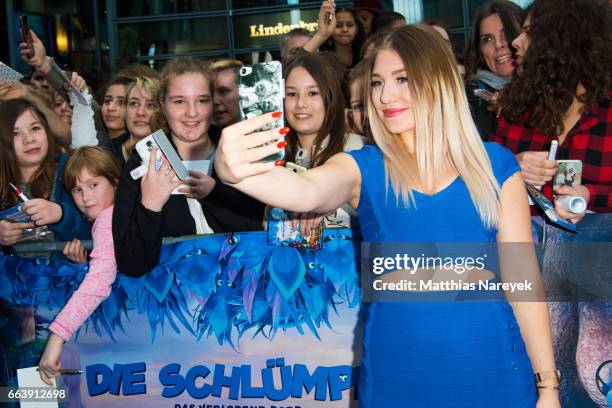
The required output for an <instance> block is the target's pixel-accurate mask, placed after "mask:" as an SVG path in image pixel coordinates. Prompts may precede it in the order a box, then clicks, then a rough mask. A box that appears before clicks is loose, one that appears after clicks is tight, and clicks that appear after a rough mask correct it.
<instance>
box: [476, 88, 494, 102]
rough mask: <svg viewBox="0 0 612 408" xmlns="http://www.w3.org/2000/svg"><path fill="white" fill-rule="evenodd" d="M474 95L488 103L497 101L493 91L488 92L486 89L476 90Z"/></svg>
mask: <svg viewBox="0 0 612 408" xmlns="http://www.w3.org/2000/svg"><path fill="white" fill-rule="evenodd" d="M474 95H476V96H477V97H479V98H480V99H482V100H484V101H487V102H489V101H492V100H493V99H495V94H494V93H493V92H491V91H487V90H486V89H474Z"/></svg>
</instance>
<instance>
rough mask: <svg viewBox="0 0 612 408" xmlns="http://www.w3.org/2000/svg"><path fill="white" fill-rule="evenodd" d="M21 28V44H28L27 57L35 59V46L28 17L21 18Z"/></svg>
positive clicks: (22, 16)
mask: <svg viewBox="0 0 612 408" xmlns="http://www.w3.org/2000/svg"><path fill="white" fill-rule="evenodd" d="M19 26H20V32H21V42H23V43H26V44H27V54H26V55H27V57H28V58H30V59H32V58H34V44H33V43H32V35H31V33H30V26H29V25H28V16H26V15H25V14H24V15H21V16H19Z"/></svg>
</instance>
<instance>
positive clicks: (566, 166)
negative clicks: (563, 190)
mask: <svg viewBox="0 0 612 408" xmlns="http://www.w3.org/2000/svg"><path fill="white" fill-rule="evenodd" d="M581 183H582V161H581V160H557V171H556V172H555V175H554V176H553V189H554V190H556V189H557V188H559V187H561V186H570V187H575V186H578V185H580V184H581Z"/></svg>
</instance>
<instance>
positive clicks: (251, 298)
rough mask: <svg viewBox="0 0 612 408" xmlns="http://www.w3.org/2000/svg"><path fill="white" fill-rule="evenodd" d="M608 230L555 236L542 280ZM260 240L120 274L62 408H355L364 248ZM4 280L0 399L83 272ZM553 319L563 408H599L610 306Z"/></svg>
mask: <svg viewBox="0 0 612 408" xmlns="http://www.w3.org/2000/svg"><path fill="white" fill-rule="evenodd" d="M611 218H612V217H610V216H608V215H599V214H598V215H596V214H589V215H587V217H586V218H585V219H584V220H583V221H581V223H580V224H579V231H580V232H579V233H578V234H573V233H569V232H563V231H562V230H559V229H557V228H554V227H550V226H547V227H546V228H545V231H544V242H543V243H542V248H543V250H544V251H543V258H544V259H543V271H544V277H545V280H546V279H547V277H555V276H559V275H562V276H568V275H571V273H572V270H573V268H572V262H577V260H575V259H571V258H570V257H569V256H568V255H567V254H562V253H558V251H556V249H557V248H558V246H556V243H559V242H609V241H610V237H611V236H612V235H611V230H612V227H611V225H612V223H610V221H611ZM266 240H267V238H266V234H265V233H262V232H252V233H241V234H232V235H211V236H206V237H201V238H194V239H189V240H185V241H180V242H174V243H171V244H167V245H164V246H163V248H162V252H161V255H160V262H159V265H158V266H157V267H156V268H155V269H154V270H153V271H152V272H151V273H149V274H148V275H146V276H145V277H142V278H138V279H135V278H129V277H126V276H123V275H119V277H118V279H117V281H116V282H115V284H114V286H113V292H112V294H111V296H110V297H109V298H108V299H107V300H106V301H105V302H104V303H103V304H102V305H101V306H100V307H99V308H98V309H97V310H96V311H95V312H94V314H93V315H92V316H91V318H90V319H89V320H88V321H87V322H86V324H85V325H84V326H83V327H82V328H81V329H80V330H79V332H78V333H77V335H76V336H75V338H74V339H72V340H71V341H70V342H69V343H68V344H66V345H65V352H64V354H63V356H62V364H63V366H64V367H66V368H76V369H81V370H83V374H82V375H80V376H64V377H63V384H62V386H63V387H65V388H67V389H68V391H69V395H70V400H69V402H68V403H67V404H66V406H69V407H81V406H83V407H132V406H134V407H136V406H138V407H140V406H143V407H144V406H147V407H166V408H199V407H206V408H238V407H257V408H262V407H265V408H275V407H276V408H280V407H285V408H287V407H314V408H318V407H332V408H333V407H356V405H357V404H356V399H357V398H358V395H357V393H356V390H355V386H354V385H355V384H356V382H357V378H358V373H359V367H358V366H359V361H360V358H361V349H360V347H361V337H360V336H361V327H360V324H359V321H360V320H361V319H360V315H361V314H363V312H364V310H365V307H360V300H361V291H360V288H359V273H358V270H357V265H359V243H358V242H356V241H354V240H353V236H352V234H351V231H349V230H345V229H338V230H328V231H326V232H325V236H324V248H323V249H322V250H317V251H314V250H304V249H296V248H283V247H273V246H267V241H266ZM594 258H595V256H594ZM0 271H1V273H0V352H1V353H0V354H1V358H0V387H2V386H10V387H16V386H17V384H16V378H15V370H16V369H17V368H21V367H31V366H35V365H37V363H38V361H39V359H40V355H41V353H42V351H43V350H44V346H45V341H46V337H47V335H48V332H47V326H48V324H49V323H50V322H51V321H52V320H53V318H54V316H55V315H56V314H57V313H58V312H59V311H60V310H61V308H62V307H63V306H64V304H65V303H66V301H67V300H68V299H69V297H70V295H71V293H72V292H73V291H74V290H75V289H76V287H77V286H78V284H79V282H80V281H81V280H82V279H83V277H84V275H85V273H86V271H87V269H86V266H85V265H73V264H69V263H65V262H62V261H59V260H54V259H49V258H34V259H32V258H23V257H19V256H3V255H0ZM579 278H580V277H571V279H570V280H573V281H575V280H576V279H579ZM555 279H556V278H555ZM547 283H548V284H550V285H554V283H553V282H547ZM602 284H604V285H605V284H607V285H610V283H609V282H602ZM551 312H552V319H553V335H554V341H555V353H556V360H557V364H558V365H559V367H560V368H561V370H562V372H563V375H564V380H563V383H562V391H561V392H562V402H563V406H564V407H572V408H573V407H597V406H599V407H605V406H606V405H607V402H608V400H610V399H612V391H610V385H611V381H610V380H611V378H610V377H612V370H610V366H612V361H609V360H612V349H611V347H612V334H611V333H610V327H612V314H611V304H610V303H609V302H590V303H589V302H558V303H554V304H551Z"/></svg>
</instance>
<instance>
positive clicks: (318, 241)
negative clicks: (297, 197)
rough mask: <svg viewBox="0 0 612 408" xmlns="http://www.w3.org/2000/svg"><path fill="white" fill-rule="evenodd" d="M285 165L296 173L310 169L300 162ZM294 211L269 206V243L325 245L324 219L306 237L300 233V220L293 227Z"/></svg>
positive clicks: (295, 245)
mask: <svg viewBox="0 0 612 408" xmlns="http://www.w3.org/2000/svg"><path fill="white" fill-rule="evenodd" d="M285 167H286V168H288V169H289V170H291V171H293V172H295V173H303V172H305V171H308V169H307V168H305V167H302V166H300V165H298V164H295V163H292V162H287V163H286V164H285ZM293 216H294V213H292V212H291V211H286V210H283V209H282V208H277V207H270V208H268V228H267V233H268V245H276V246H286V247H296V248H309V249H320V248H322V247H323V229H324V226H325V224H324V223H323V220H321V222H320V223H319V225H318V226H317V227H316V228H314V229H312V230H311V231H310V234H309V235H308V236H307V237H305V236H302V235H301V234H300V222H299V221H298V222H297V228H293V222H292V219H293Z"/></svg>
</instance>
